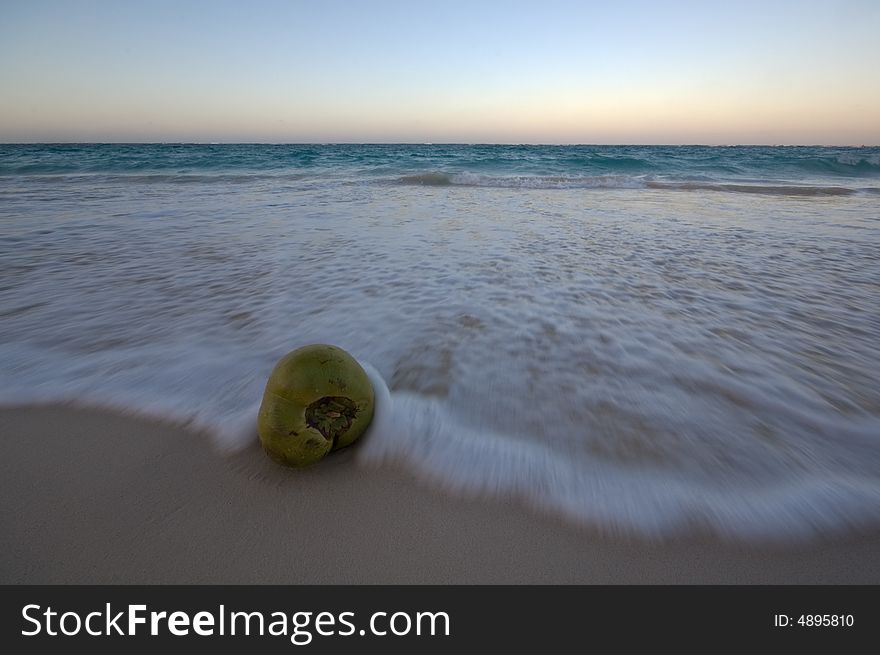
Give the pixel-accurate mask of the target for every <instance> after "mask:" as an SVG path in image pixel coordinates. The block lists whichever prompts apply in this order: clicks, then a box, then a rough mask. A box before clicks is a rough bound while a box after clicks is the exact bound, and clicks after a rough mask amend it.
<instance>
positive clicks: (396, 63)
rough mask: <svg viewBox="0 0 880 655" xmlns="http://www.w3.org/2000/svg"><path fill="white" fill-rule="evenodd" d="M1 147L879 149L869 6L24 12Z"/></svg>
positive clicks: (4, 63)
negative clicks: (262, 144)
mask: <svg viewBox="0 0 880 655" xmlns="http://www.w3.org/2000/svg"><path fill="white" fill-rule="evenodd" d="M0 12H2V14H0V18H2V20H0V25H2V27H0V84H2V88H3V93H2V94H0V141H7V142H8V141H321V142H323V141H415V142H426V141H427V142H442V141H456V142H540V143H709V144H712V143H810V144H813V143H834V144H853V145H862V144H864V145H876V144H880V120H878V119H877V116H880V75H877V74H876V70H875V69H876V63H877V62H878V61H880V45H878V44H880V39H876V34H878V33H880V3H875V2H870V1H867V0H865V1H845V2H830V3H829V2H816V3H807V2H788V1H775V2H762V3H757V2H756V3H749V2H746V3H739V4H738V5H737V6H736V7H732V6H729V5H728V4H727V3H724V4H722V3H717V4H714V5H713V4H710V3H689V2H688V3H686V2H678V3H676V2H671V3H663V4H662V5H661V4H660V3H649V2H621V3H616V4H615V6H614V7H607V6H604V5H599V4H595V5H591V4H590V3H582V2H578V3H568V2H559V3H553V2H551V3H545V4H542V5H541V6H540V7H536V6H535V5H534V4H533V3H531V4H526V3H524V4H516V3H474V4H468V3H460V4H456V2H449V3H446V4H444V5H443V7H437V6H431V7H426V6H412V3H403V2H376V3H359V2H323V3H321V2H262V3H257V4H256V5H255V6H253V7H248V8H245V7H243V6H241V5H239V4H237V3H231V2H230V3H223V2H211V3H208V2H175V3H171V2H169V3H156V4H153V3H150V6H148V7H139V6H134V5H131V6H129V5H128V4H127V3H126V4H122V5H120V4H118V3H112V2H95V3H89V4H81V3H65V2H33V3H22V5H21V6H16V7H8V6H4V7H3V8H2V9H0Z"/></svg>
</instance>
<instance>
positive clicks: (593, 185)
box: [394, 172, 645, 189]
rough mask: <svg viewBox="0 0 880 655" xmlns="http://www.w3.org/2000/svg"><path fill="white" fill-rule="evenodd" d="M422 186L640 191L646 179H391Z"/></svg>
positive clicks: (445, 176)
mask: <svg viewBox="0 0 880 655" xmlns="http://www.w3.org/2000/svg"><path fill="white" fill-rule="evenodd" d="M394 182H396V183H397V184H408V185H423V186H475V187H498V188H510V189H642V188H645V180H644V179H643V178H641V177H637V176H633V175H484V174H478V173H442V172H429V173H416V174H414V175H404V176H403V177H399V178H396V179H395V180H394Z"/></svg>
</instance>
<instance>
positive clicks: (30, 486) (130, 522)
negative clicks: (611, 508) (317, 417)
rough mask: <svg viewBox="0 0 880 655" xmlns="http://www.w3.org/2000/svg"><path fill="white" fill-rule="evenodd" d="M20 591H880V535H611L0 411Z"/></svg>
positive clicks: (2, 471)
mask: <svg viewBox="0 0 880 655" xmlns="http://www.w3.org/2000/svg"><path fill="white" fill-rule="evenodd" d="M0 434H2V438H3V448H4V456H3V457H2V463H0V488H2V493H0V499H2V500H0V521H2V525H3V530H2V532H0V583H2V584H56V583H60V584H106V583H109V584H196V583H204V584H567V583H573V584H878V583H880V529H877V530H873V531H870V532H864V533H856V534H851V535H846V536H841V537H839V538H834V539H828V540H822V541H813V542H809V543H804V544H787V545H781V544H774V545H747V544H743V543H727V542H720V541H718V540H714V539H711V538H703V537H699V538H698V537H682V538H680V539H666V540H663V541H645V540H639V539H637V538H630V537H626V538H623V537H621V538H617V537H608V536H603V535H599V534H597V533H596V532H595V531H592V530H590V529H589V528H586V527H583V526H578V525H575V524H572V523H568V522H566V521H565V520H563V519H562V518H559V517H556V516H551V515H542V514H539V513H537V511H535V510H531V509H529V508H527V507H526V506H524V505H523V504H521V503H518V502H515V501H505V500H500V499H496V500H493V499H486V498H475V497H466V496H457V495H452V494H449V493H447V492H445V491H443V490H439V489H435V488H432V487H430V486H429V485H427V484H426V483H424V482H422V481H420V480H418V479H416V477H415V476H414V475H413V474H411V473H409V472H408V471H406V470H404V469H403V468H402V467H400V466H393V465H382V466H381V467H378V466H371V465H364V464H362V463H359V462H358V461H356V452H355V449H356V448H357V446H355V447H353V448H352V449H348V450H346V451H340V452H338V453H335V454H333V455H332V456H330V457H328V458H327V459H326V460H324V461H322V462H321V463H319V464H318V465H316V466H314V467H311V468H309V469H305V470H292V469H286V468H284V467H281V466H279V465H277V464H275V463H274V462H272V461H271V460H270V459H269V458H268V457H266V456H265V455H264V453H263V452H262V450H261V448H260V447H259V445H258V443H257V442H256V439H255V441H254V444H253V445H252V446H250V447H247V448H246V449H244V450H243V451H241V452H238V453H235V454H231V455H223V454H219V453H218V452H217V451H216V450H215V447H214V446H213V444H212V443H210V440H209V439H208V438H207V436H206V435H203V434H199V433H198V432H195V431H190V430H188V429H186V428H185V427H180V426H177V425H174V424H170V423H164V422H160V421H155V420H152V419H149V418H143V417H137V416H129V415H124V414H119V413H114V412H111V411H107V410H103V409H81V408H72V407H69V406H64V405H39V406H33V405H29V406H20V407H12V408H3V409H0Z"/></svg>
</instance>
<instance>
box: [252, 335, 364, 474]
mask: <svg viewBox="0 0 880 655" xmlns="http://www.w3.org/2000/svg"><path fill="white" fill-rule="evenodd" d="M373 406H374V396H373V385H372V384H370V379H369V378H368V377H367V374H366V372H365V371H364V369H363V368H361V366H360V364H358V363H357V360H355V358H354V357H352V356H351V355H349V354H348V353H347V352H345V351H344V350H342V349H341V348H337V347H336V346H328V345H324V344H315V345H311V346H304V347H303V348H299V349H297V350H294V351H293V352H290V353H288V354H287V355H285V356H284V357H282V358H281V360H280V361H279V362H278V363H277V364H276V365H275V368H274V369H273V370H272V374H271V375H270V376H269V381H268V382H267V383H266V391H265V392H264V393H263V402H262V403H261V404H260V413H259V415H258V417H257V431H258V433H259V435H260V442H261V443H262V444H263V448H264V449H265V450H266V452H268V453H269V454H270V455H271V456H272V457H273V458H275V459H276V460H278V461H280V462H282V463H284V464H288V465H290V466H308V465H309V464H313V463H315V462H317V461H318V460H320V459H321V458H322V457H324V456H325V455H326V454H327V453H329V452H330V451H332V450H338V449H339V448H344V447H345V446H349V445H351V444H352V443H354V442H355V440H356V439H357V438H358V437H360V436H361V435H362V434H363V433H364V431H365V430H366V429H367V426H368V425H369V424H370V421H371V420H372V418H373Z"/></svg>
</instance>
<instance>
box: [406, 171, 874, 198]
mask: <svg viewBox="0 0 880 655" xmlns="http://www.w3.org/2000/svg"><path fill="white" fill-rule="evenodd" d="M394 182H395V183H397V184H403V185H421V186H473V187H495V188H505V189H507V188H509V189H664V190H669V191H720V192H730V193H753V194H762V195H773V196H848V195H853V194H855V193H857V192H858V191H857V190H856V189H850V188H847V187H841V186H808V185H792V184H732V183H730V184H728V183H720V182H712V181H708V180H706V181H703V180H701V181H693V180H688V181H681V182H678V181H662V180H654V179H651V178H649V177H645V176H634V175H483V174H475V173H443V172H438V171H432V172H427V173H416V174H413V175H405V176H403V177H399V178H396V179H395V180H394Z"/></svg>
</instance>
